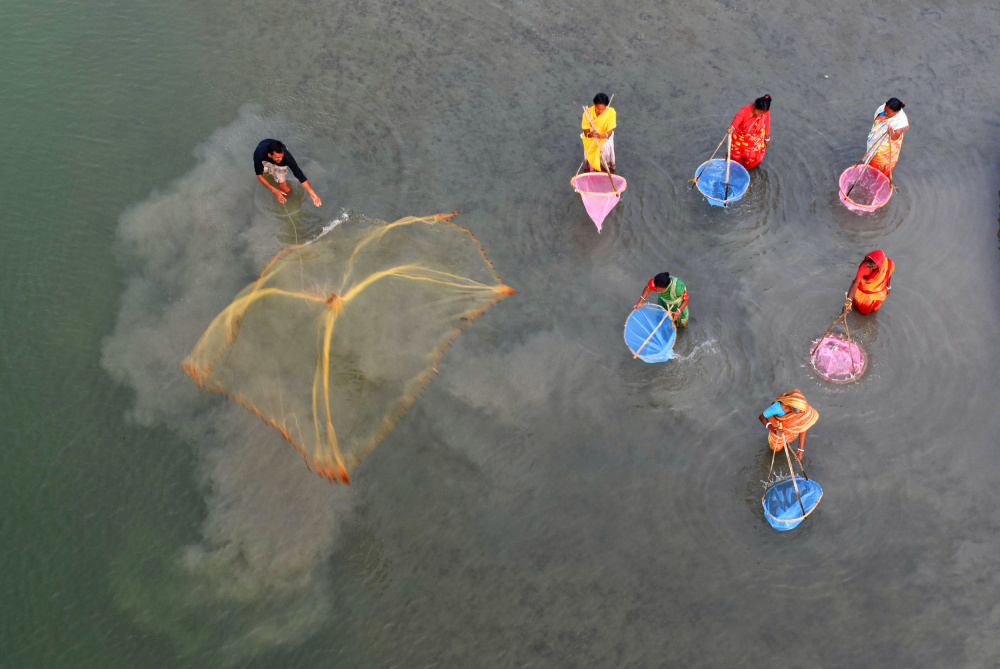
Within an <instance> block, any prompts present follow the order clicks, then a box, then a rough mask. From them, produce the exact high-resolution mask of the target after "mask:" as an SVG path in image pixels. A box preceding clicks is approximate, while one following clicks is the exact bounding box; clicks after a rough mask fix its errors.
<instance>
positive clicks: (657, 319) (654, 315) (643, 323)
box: [625, 302, 677, 362]
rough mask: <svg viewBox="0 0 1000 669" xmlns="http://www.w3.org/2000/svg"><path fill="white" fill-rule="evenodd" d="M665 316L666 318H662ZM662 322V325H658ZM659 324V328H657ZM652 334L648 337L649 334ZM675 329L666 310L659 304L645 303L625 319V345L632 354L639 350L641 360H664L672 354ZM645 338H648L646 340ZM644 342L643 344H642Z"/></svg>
mask: <svg viewBox="0 0 1000 669" xmlns="http://www.w3.org/2000/svg"><path fill="white" fill-rule="evenodd" d="M664 318H666V320H664ZM660 323H662V325H660ZM657 326H659V329H657ZM651 334H652V335H653V336H652V337H650V335H651ZM676 338H677V330H676V329H675V328H674V322H673V321H672V320H671V319H670V315H669V314H668V313H667V310H666V309H664V308H663V307H661V306H660V305H659V304H650V303H648V302H647V303H645V304H643V305H642V306H641V307H639V308H638V309H634V310H633V311H632V313H631V314H629V315H628V318H627V319H626V320H625V345H626V346H628V350H630V351H632V354H633V355H635V353H636V352H637V351H638V352H639V359H640V360H642V361H643V362H666V361H667V360H670V358H671V357H672V356H673V355H674V339H676ZM646 339H649V341H648V342H646ZM644 343H645V345H643V344H644ZM640 349H641V350H640Z"/></svg>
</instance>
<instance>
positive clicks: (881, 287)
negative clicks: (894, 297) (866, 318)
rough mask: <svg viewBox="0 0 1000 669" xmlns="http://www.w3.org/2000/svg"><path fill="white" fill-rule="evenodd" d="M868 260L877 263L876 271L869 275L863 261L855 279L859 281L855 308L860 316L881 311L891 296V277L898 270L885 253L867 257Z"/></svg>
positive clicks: (876, 252) (873, 253)
mask: <svg viewBox="0 0 1000 669" xmlns="http://www.w3.org/2000/svg"><path fill="white" fill-rule="evenodd" d="M868 259H871V261H872V262H874V263H875V265H876V267H875V269H874V270H872V271H871V272H870V273H869V271H868V268H867V267H865V263H864V261H862V263H861V266H860V267H858V273H857V275H856V277H855V278H857V280H858V288H857V290H856V291H855V292H854V308H855V309H857V310H858V313H859V314H870V313H872V312H875V311H878V310H879V307H881V306H882V303H883V302H884V301H885V298H886V297H888V295H889V277H891V276H892V273H893V271H894V270H895V269H896V265H895V264H894V263H893V262H892V260H890V259H889V258H886V257H885V253H884V252H882V251H880V250H876V251H872V252H871V253H869V254H868V255H866V256H865V260H868Z"/></svg>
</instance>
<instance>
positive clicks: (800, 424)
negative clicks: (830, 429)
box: [767, 390, 819, 451]
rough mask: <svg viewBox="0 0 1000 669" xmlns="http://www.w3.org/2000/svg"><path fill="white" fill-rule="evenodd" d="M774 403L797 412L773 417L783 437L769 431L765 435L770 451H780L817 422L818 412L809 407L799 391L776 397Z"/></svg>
mask: <svg viewBox="0 0 1000 669" xmlns="http://www.w3.org/2000/svg"><path fill="white" fill-rule="evenodd" d="M775 402H781V403H782V404H784V405H785V406H787V407H791V408H792V409H796V410H797V411H789V412H786V413H785V415H784V416H774V420H776V421H778V424H779V425H781V428H782V431H783V432H784V437H782V436H781V435H776V434H774V433H773V432H771V431H770V430H768V433H767V444H768V446H770V447H771V450H772V451H780V450H781V449H782V448H784V447H785V444H790V443H792V442H793V441H795V439H796V438H797V437H798V436H799V434H800V433H802V432H805V431H806V430H808V429H809V428H811V427H812V426H813V425H815V424H816V421H818V420H819V412H818V411H816V409H813V408H812V407H811V406H809V403H808V402H806V398H805V397H804V396H803V395H802V392H801V391H800V390H793V391H791V392H787V393H785V394H784V395H778V397H777V399H775Z"/></svg>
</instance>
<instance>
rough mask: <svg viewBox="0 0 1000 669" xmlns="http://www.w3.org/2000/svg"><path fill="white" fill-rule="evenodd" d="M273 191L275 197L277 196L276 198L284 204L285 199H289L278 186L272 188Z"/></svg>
mask: <svg viewBox="0 0 1000 669" xmlns="http://www.w3.org/2000/svg"><path fill="white" fill-rule="evenodd" d="M271 192H272V193H274V197H275V198H276V199H277V200H278V202H280V203H282V204H284V203H285V200H287V199H288V196H287V195H285V194H284V193H282V192H281V191H280V190H278V189H277V188H272V189H271Z"/></svg>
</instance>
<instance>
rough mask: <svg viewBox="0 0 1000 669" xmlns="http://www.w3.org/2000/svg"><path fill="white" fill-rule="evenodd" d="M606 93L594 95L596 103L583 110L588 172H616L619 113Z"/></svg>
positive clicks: (582, 123) (581, 125) (582, 124)
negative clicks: (616, 131) (611, 105)
mask: <svg viewBox="0 0 1000 669" xmlns="http://www.w3.org/2000/svg"><path fill="white" fill-rule="evenodd" d="M610 103H611V100H610V99H609V98H608V96H607V94H606V93H598V94H597V95H595V96H594V105H593V106H592V107H590V108H588V109H587V110H586V111H584V112H583V120H582V121H581V122H580V127H581V128H583V133H582V134H581V135H580V139H582V140H583V152H584V154H585V155H586V157H587V171H588V172H611V173H612V174H614V172H615V125H617V123H618V114H617V113H616V112H615V110H614V109H613V108H612V107H609V106H608V105H609V104H610Z"/></svg>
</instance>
